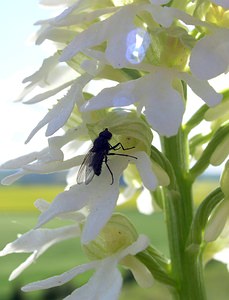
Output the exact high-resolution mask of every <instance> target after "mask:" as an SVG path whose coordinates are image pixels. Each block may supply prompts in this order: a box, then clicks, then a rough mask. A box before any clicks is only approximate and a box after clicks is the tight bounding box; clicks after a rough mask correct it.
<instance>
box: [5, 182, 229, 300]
mask: <svg viewBox="0 0 229 300" xmlns="http://www.w3.org/2000/svg"><path fill="white" fill-rule="evenodd" d="M215 185H216V183H214V182H211V183H201V184H200V185H199V186H197V187H196V188H197V191H198V192H197V193H196V196H195V198H196V201H197V202H199V201H200V196H201V197H202V196H203V195H205V194H207V192H208V191H210V190H212V189H213V188H214V187H215ZM62 190H63V187H61V186H14V187H0V237H1V239H0V249H2V248H3V247H4V245H5V244H6V243H8V242H10V241H13V240H14V239H15V238H16V235H17V234H18V233H24V232H26V231H28V230H29V229H31V228H32V227H33V226H35V224H36V222H37V216H38V213H37V212H36V209H35V208H34V206H33V202H34V201H35V200H36V199H37V198H44V199H46V200H49V201H51V200H52V199H53V198H54V197H55V195H56V194H57V193H59V192H60V191H62ZM123 212H124V213H126V214H127V215H128V216H129V218H130V219H131V221H132V222H133V223H134V224H135V226H136V228H137V230H138V232H139V233H145V234H147V235H148V236H149V237H150V239H151V241H152V243H153V244H154V245H155V246H156V247H157V248H158V249H159V250H161V251H163V252H164V253H166V254H168V249H167V238H166V229H165V225H164V223H163V216H162V214H161V213H160V212H157V213H154V214H153V215H152V216H143V215H140V214H139V213H138V212H136V211H135V210H134V208H133V207H132V206H130V205H129V206H125V208H123ZM62 224H63V222H60V221H53V222H52V224H51V225H53V226H58V225H62ZM65 224H66V223H65ZM26 257H28V255H27V254H24V253H23V254H13V255H9V256H6V257H1V258H0V299H1V300H13V299H26V300H28V299H31V300H45V299H49V300H52V299H53V300H54V299H55V300H57V299H62V298H64V295H65V296H66V295H67V294H69V292H70V291H71V290H73V289H74V288H75V287H76V286H79V285H81V284H82V283H83V282H85V280H87V279H88V278H89V275H90V274H83V275H81V276H80V277H77V278H76V279H74V280H73V281H72V282H71V283H70V284H69V285H66V288H62V289H60V290H59V291H58V295H59V296H57V295H53V296H52V294H51V292H52V290H50V291H47V292H46V293H43V294H41V293H29V294H24V293H23V296H21V297H23V298H13V294H14V293H16V291H17V290H19V288H20V287H21V286H22V285H24V284H26V283H29V282H31V281H35V280H40V279H43V278H46V277H48V276H53V275H57V274H60V273H62V272H64V271H66V270H68V269H70V268H72V267H74V266H76V265H77V264H80V263H83V262H87V259H86V257H85V256H84V255H83V253H82V251H81V248H80V245H79V241H78V240H76V239H72V240H68V241H64V242H62V243H60V244H57V245H56V246H54V247H53V248H50V249H49V250H48V251H47V252H46V253H45V254H44V255H43V256H41V257H40V258H39V259H38V261H37V263H36V264H34V265H32V266H30V267H29V268H28V269H26V270H25V271H24V272H23V273H22V274H21V276H20V277H19V278H18V279H16V280H15V281H13V282H8V277H9V274H10V273H11V271H12V270H13V269H14V268H15V267H17V266H18V265H19V264H20V263H22V262H23V261H24V260H25V258H26ZM190 276H191V274H190ZM205 277H206V285H207V290H208V300H215V299H217V300H226V299H228V295H229V284H228V283H229V276H228V273H227V271H226V267H225V266H224V265H223V264H220V263H218V262H211V263H209V264H208V265H207V268H206V272H205ZM124 278H125V280H124V282H125V284H124V289H123V292H122V294H121V297H120V299H121V300H126V299H129V298H131V299H133V300H137V299H140V298H142V299H144V300H148V299H155V300H164V299H166V300H167V299H168V300H169V299H170V296H169V293H168V291H167V290H166V288H165V287H162V286H161V285H160V284H158V283H155V285H154V286H153V287H152V288H150V289H144V290H143V289H141V288H139V287H138V286H137V285H136V284H135V283H134V281H133V280H132V279H131V277H130V276H129V274H128V273H127V272H124ZM66 289H67V291H66Z"/></svg>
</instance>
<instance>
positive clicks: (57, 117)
mask: <svg viewBox="0 0 229 300" xmlns="http://www.w3.org/2000/svg"><path fill="white" fill-rule="evenodd" d="M78 93H79V87H78V86H77V87H76V86H75V85H74V86H72V87H71V89H70V90H69V92H68V94H67V95H66V96H65V97H63V98H62V99H61V100H60V101H59V102H58V103H57V104H56V105H55V106H54V107H53V108H52V109H51V110H50V111H49V112H48V113H47V114H46V116H45V117H44V118H43V119H42V120H41V121H40V122H39V123H38V124H37V126H36V127H35V128H34V129H33V130H32V132H31V133H30V135H29V136H28V138H27V140H26V142H25V143H28V142H29V141H30V140H31V139H32V137H33V136H34V135H35V134H36V133H37V132H38V131H39V130H40V129H41V128H42V127H44V126H45V125H46V124H49V125H48V128H47V131H46V136H50V135H52V134H53V133H54V132H56V131H57V130H58V129H60V128H61V127H62V126H63V125H64V124H65V122H66V121H67V119H68V118H69V116H70V114H71V112H72V110H73V107H74V105H75V101H76V97H77V94H78Z"/></svg>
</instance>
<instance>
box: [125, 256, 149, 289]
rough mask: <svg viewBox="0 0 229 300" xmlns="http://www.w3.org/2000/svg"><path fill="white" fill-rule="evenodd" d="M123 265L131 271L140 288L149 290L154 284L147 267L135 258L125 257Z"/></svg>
mask: <svg viewBox="0 0 229 300" xmlns="http://www.w3.org/2000/svg"><path fill="white" fill-rule="evenodd" d="M121 263H122V264H123V265H124V266H126V267H127V268H128V269H130V270H131V272H132V274H133V275H134V278H135V280H136V281H137V283H138V284H139V286H141V287H143V288H149V287H151V286H152V284H153V276H152V274H151V273H150V271H149V270H148V269H147V267H146V266H145V265H144V264H143V263H142V262H140V261H139V260H138V259H137V258H136V257H134V256H130V255H129V256H127V257H125V258H124V259H123V260H122V261H121Z"/></svg>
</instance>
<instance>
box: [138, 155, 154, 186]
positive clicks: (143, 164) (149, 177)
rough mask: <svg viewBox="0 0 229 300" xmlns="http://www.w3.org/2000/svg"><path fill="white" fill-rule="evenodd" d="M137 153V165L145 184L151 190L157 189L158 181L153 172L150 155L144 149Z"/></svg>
mask: <svg viewBox="0 0 229 300" xmlns="http://www.w3.org/2000/svg"><path fill="white" fill-rule="evenodd" d="M135 155H136V156H137V158H138V159H137V160H136V162H135V163H136V167H137V169H138V171H139V174H140V176H141V178H142V182H143V184H144V186H145V187H146V188H147V189H149V190H155V189H156V187H157V185H158V181H157V178H156V176H155V174H154V172H153V169H152V164H151V160H150V158H149V156H148V155H147V154H146V153H145V152H144V151H142V152H138V153H136V154H135Z"/></svg>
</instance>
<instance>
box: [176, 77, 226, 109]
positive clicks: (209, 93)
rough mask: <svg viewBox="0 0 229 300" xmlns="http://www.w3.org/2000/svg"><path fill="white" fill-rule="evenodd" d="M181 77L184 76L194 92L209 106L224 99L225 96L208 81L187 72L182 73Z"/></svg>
mask: <svg viewBox="0 0 229 300" xmlns="http://www.w3.org/2000/svg"><path fill="white" fill-rule="evenodd" d="M180 77H181V78H183V79H184V80H185V81H186V82H187V84H188V85H189V86H190V88H191V89H192V90H193V92H194V93H195V94H196V95H197V96H199V97H200V98H201V99H203V101H205V102H206V103H207V104H208V105H209V106H213V105H216V104H218V103H220V101H221V100H222V97H223V96H222V95H221V94H219V93H217V92H216V91H215V90H214V89H213V87H212V86H211V85H210V84H209V83H208V82H207V81H205V80H199V79H196V78H195V77H193V76H191V75H189V74H187V73H182V74H180Z"/></svg>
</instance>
